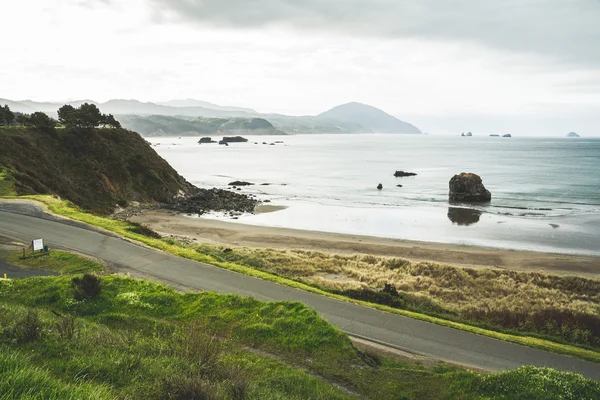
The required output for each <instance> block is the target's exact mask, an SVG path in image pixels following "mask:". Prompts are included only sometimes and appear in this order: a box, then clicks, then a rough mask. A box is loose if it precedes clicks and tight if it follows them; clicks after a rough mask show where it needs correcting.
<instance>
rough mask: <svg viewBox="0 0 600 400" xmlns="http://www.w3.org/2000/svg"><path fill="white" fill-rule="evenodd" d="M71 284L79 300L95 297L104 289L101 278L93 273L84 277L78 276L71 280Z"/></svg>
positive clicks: (76, 298)
mask: <svg viewBox="0 0 600 400" xmlns="http://www.w3.org/2000/svg"><path fill="white" fill-rule="evenodd" d="M71 285H72V286H73V289H74V292H75V293H74V297H75V300H77V301H81V300H85V299H93V298H94V297H96V296H98V295H99V294H100V291H101V289H102V287H101V285H100V278H99V277H98V276H96V275H93V274H85V275H83V276H82V277H79V276H76V277H74V278H73V279H72V280H71Z"/></svg>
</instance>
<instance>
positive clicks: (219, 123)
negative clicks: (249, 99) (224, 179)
mask: <svg viewBox="0 0 600 400" xmlns="http://www.w3.org/2000/svg"><path fill="white" fill-rule="evenodd" d="M118 118H119V121H120V122H121V124H122V125H123V126H124V127H125V128H127V129H131V130H133V131H136V132H138V133H140V134H141V135H144V136H196V135H216V134H223V135H233V134H244V135H285V134H286V133H285V132H283V131H280V130H278V129H276V128H275V127H274V126H273V125H272V124H271V123H270V122H269V121H267V120H266V119H263V118H240V117H233V118H210V117H198V118H194V119H188V118H184V117H179V118H177V117H170V116H165V115H151V116H139V115H120V116H119V117H118Z"/></svg>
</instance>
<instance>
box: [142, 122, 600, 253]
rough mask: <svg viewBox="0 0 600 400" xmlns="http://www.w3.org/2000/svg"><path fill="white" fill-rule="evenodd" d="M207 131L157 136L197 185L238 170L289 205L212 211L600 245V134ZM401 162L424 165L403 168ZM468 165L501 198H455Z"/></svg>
mask: <svg viewBox="0 0 600 400" xmlns="http://www.w3.org/2000/svg"><path fill="white" fill-rule="evenodd" d="M198 139H199V138H198V137H183V138H181V139H179V138H172V137H169V138H149V139H148V140H149V141H150V142H151V143H152V144H153V145H156V146H155V149H156V151H157V152H158V153H159V154H160V155H161V156H162V157H163V158H165V159H166V160H167V161H168V162H169V163H170V164H171V165H172V166H173V167H174V168H175V169H176V170H177V171H178V172H179V173H180V174H181V175H183V176H184V177H185V178H186V179H188V180H189V181H190V182H191V183H193V184H195V185H197V186H200V187H218V188H227V187H228V183H229V182H232V181H234V180H243V181H249V182H252V183H255V185H253V186H247V187H244V188H243V189H242V192H241V193H246V194H254V195H256V196H257V197H258V198H259V199H262V200H270V201H271V204H273V205H281V206H285V207H287V208H285V209H284V210H281V211H277V212H272V213H264V214H258V215H244V216H241V217H239V219H236V220H231V219H230V217H229V216H226V215H219V214H211V215H208V216H204V217H206V218H218V219H227V220H231V221H232V222H238V223H246V224H252V225H263V226H274V227H285V228H295V229H306V230H316V231H326V232H337V233H348V234H354V235H366V236H378V237H388V238H399V239H407V240H418V241H426V242H442V243H456V244H465V245H479V246H487V247H499V248H508V249H519V250H534V251H545V252H556V253H572V254H589V255H600V138H594V139H585V138H533V137H527V138H519V137H513V138H502V137H487V136H486V137H477V136H474V137H460V136H452V137H449V136H434V135H418V136H417V135H391V134H365V135H357V134H352V135H340V134H336V135H294V136H269V137H266V136H265V137H263V136H248V139H249V142H247V143H232V144H230V145H229V146H227V147H226V146H219V145H217V144H202V145H199V144H197V141H198ZM275 141H282V142H283V143H275ZM255 142H256V143H257V144H255ZM263 143H266V144H263ZM271 143H275V144H274V145H271ZM396 170H403V171H408V172H414V173H416V174H417V176H415V177H405V178H395V177H394V176H393V174H394V172H395V171H396ZM460 172H473V173H476V174H478V175H480V176H481V178H482V179H483V183H484V185H485V186H486V187H487V189H488V190H490V192H491V193H492V201H491V202H490V203H489V204H478V205H472V204H450V203H449V201H448V182H449V180H450V178H452V176H453V175H455V174H457V173H460ZM379 183H381V184H382V185H383V189H382V190H377V185H378V184H379ZM397 185H402V187H398V186H397Z"/></svg>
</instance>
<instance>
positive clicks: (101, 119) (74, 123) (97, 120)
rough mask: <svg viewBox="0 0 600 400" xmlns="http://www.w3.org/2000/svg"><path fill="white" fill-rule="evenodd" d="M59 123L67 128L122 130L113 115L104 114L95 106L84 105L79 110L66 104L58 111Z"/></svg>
mask: <svg viewBox="0 0 600 400" xmlns="http://www.w3.org/2000/svg"><path fill="white" fill-rule="evenodd" d="M58 122H60V124H61V125H63V126H64V127H66V128H87V129H91V128H97V127H99V126H100V125H102V126H103V127H107V126H110V127H112V128H120V127H121V124H120V123H119V121H117V120H116V119H115V117H113V116H112V114H108V115H106V114H102V113H101V112H100V110H99V109H98V107H96V105H95V104H89V103H83V104H82V105H81V106H79V107H78V108H75V107H73V106H72V105H69V104H66V105H64V106H62V107H61V108H59V109H58Z"/></svg>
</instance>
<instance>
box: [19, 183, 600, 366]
mask: <svg viewBox="0 0 600 400" xmlns="http://www.w3.org/2000/svg"><path fill="white" fill-rule="evenodd" d="M19 199H30V200H36V201H39V202H41V203H43V204H44V205H46V206H47V208H48V210H49V211H50V212H52V213H55V214H57V215H61V216H64V217H67V218H71V219H74V220H78V221H81V222H85V223H88V224H91V225H94V226H97V227H100V228H103V229H106V230H108V231H111V232H114V233H117V234H119V235H122V236H123V237H125V238H127V239H130V240H133V241H135V242H137V243H143V244H145V245H147V246H149V247H153V248H156V249H159V250H162V251H165V252H168V253H171V254H173V255H176V256H180V257H185V258H188V259H191V260H195V261H199V262H205V263H209V264H213V265H216V266H219V267H221V268H225V269H229V270H232V271H236V272H239V273H243V274H246V275H250V276H254V277H257V278H261V279H265V280H268V281H272V282H276V283H280V284H283V285H287V286H291V287H295V288H298V289H302V290H306V291H309V292H312V293H316V294H321V295H325V296H329V297H333V298H336V299H339V300H343V301H349V302H353V303H356V304H360V305H364V306H368V307H372V308H377V309H380V310H383V311H387V312H392V313H396V314H400V315H404V316H407V317H410V318H414V319H419V320H422V321H427V322H431V323H435V324H438V325H443V326H447V327H451V328H455V329H460V330H464V331H467V332H471V333H476V334H479V335H484V336H488V337H492V338H496V339H499V340H505V341H509V342H513V343H518V344H522V345H525V346H530V347H534V348H538V349H541V350H546V351H551V352H555V353H559V354H565V355H569V356H573V357H577V358H581V359H585V360H589V361H593V362H600V352H598V351H597V347H590V346H586V345H583V344H581V343H573V342H570V341H568V340H567V339H564V338H562V339H561V336H560V335H558V336H556V335H554V336H553V335H552V334H554V333H555V332H556V331H557V329H558V331H561V329H562V328H561V327H558V328H557V327H556V326H551V325H549V326H550V327H551V328H552V331H551V334H549V333H546V332H542V333H540V332H532V331H531V328H530V327H528V326H527V325H519V326H517V327H516V328H513V329H509V328H506V327H502V326H500V325H498V324H496V325H493V324H492V323H489V322H487V320H486V319H485V318H482V319H479V320H476V319H475V320H473V319H472V320H470V321H468V320H466V318H468V317H469V314H468V313H466V314H463V316H461V314H460V313H461V312H463V311H468V310H469V309H468V308H467V307H465V308H464V309H462V310H461V309H460V307H459V305H460V304H459V303H451V302H449V300H450V298H451V297H452V296H456V299H460V291H461V290H464V288H463V287H455V288H454V289H452V286H451V285H456V282H460V281H461V280H462V281H464V282H471V283H470V287H471V288H472V290H476V289H477V286H478V283H485V282H484V281H485V280H486V279H489V278H490V277H491V276H492V275H493V274H497V277H498V279H496V280H495V281H493V282H492V283H491V285H492V286H493V285H499V290H497V291H496V292H493V291H490V289H489V285H484V286H482V287H484V288H485V289H484V290H482V291H481V293H483V294H485V293H486V292H488V299H487V301H488V304H493V302H494V301H495V300H496V301H500V300H501V299H502V298H503V297H505V296H506V294H507V293H509V292H508V290H511V292H510V293H511V294H513V297H512V299H513V300H514V301H521V300H522V298H523V295H521V297H519V295H518V293H520V292H519V291H520V290H523V289H528V288H530V287H532V286H531V282H527V279H526V278H524V277H527V276H528V275H527V273H519V272H514V271H505V274H504V275H503V274H502V273H500V271H491V270H472V271H475V272H469V270H464V271H463V270H462V269H460V268H457V267H450V266H436V265H434V264H429V263H424V264H422V265H421V266H420V267H418V268H417V267H415V268H413V264H412V263H410V262H408V261H406V260H399V259H388V258H378V257H373V256H368V255H367V256H365V255H357V256H349V257H345V256H339V255H329V254H323V253H317V252H305V254H302V251H281V250H272V249H247V248H236V249H231V250H232V251H228V252H226V253H225V252H223V251H222V250H223V248H222V247H219V246H207V245H200V246H199V245H194V244H186V243H183V242H178V241H176V240H173V239H164V240H163V239H158V238H155V237H151V236H153V235H150V236H148V230H147V229H145V228H144V227H141V226H140V225H138V224H132V223H128V222H123V221H118V220H114V219H110V218H107V217H102V216H98V215H93V214H89V213H86V212H83V211H81V210H80V209H78V208H77V207H76V206H74V205H73V204H72V203H70V202H68V201H63V200H60V199H57V198H54V197H52V196H40V195H37V196H21V197H19ZM140 232H141V233H140ZM311 259H312V261H311ZM361 263H363V264H367V265H374V266H375V269H377V268H379V269H380V270H383V269H384V268H385V269H387V270H389V271H390V272H386V274H388V275H389V274H399V273H400V272H402V271H403V268H404V270H406V271H412V272H405V275H410V276H412V278H411V279H413V281H414V282H415V286H414V287H415V288H421V287H422V288H427V290H426V291H425V292H423V293H407V296H408V297H407V296H405V301H404V303H401V305H400V306H399V307H396V306H395V304H394V303H391V305H390V304H388V303H386V302H383V303H382V302H379V303H378V302H374V301H373V298H371V297H370V296H364V295H361V296H354V298H353V297H351V296H349V295H348V294H349V293H347V292H346V290H347V289H342V287H336V286H334V287H332V286H331V285H327V284H323V282H322V277H320V275H319V274H320V273H321V272H327V271H332V272H340V271H342V269H343V268H354V269H357V271H358V272H356V274H357V277H358V279H355V280H357V281H358V282H360V284H359V285H358V287H363V289H364V287H365V286H366V287H367V288H368V287H369V286H368V285H369V282H362V281H361V280H360V279H365V278H364V276H365V272H364V271H362V270H361V268H359V267H360V265H361ZM344 265H345V267H344ZM317 266H318V268H317ZM357 266H358V267H357ZM438 267H439V268H438ZM319 268H320V269H319ZM419 268H421V270H419ZM436 270H437V271H438V272H436ZM440 271H442V272H443V273H441V274H440V273H439V272H440ZM469 273H472V274H475V275H476V276H477V278H472V279H471V280H469V279H466V278H467V277H468V276H470V275H469ZM490 273H493V274H492V275H488V276H487V277H486V274H490ZM315 274H317V275H316V276H315ZM386 274H383V276H386V277H389V276H388V275H386ZM419 274H420V275H419ZM465 274H466V275H465ZM478 274H481V276H479V275H478ZM380 275H381V274H380ZM400 275H402V274H400ZM437 275H439V276H437ZM511 275H513V278H511V279H516V281H519V280H521V281H522V280H523V279H525V281H524V282H521V283H520V286H521V287H517V286H515V285H514V284H513V283H511V282H510V281H509V280H507V277H508V278H510V276H511ZM375 276H376V275H375ZM432 276H434V277H435V279H436V280H437V283H436V284H435V285H433V283H432V284H431V285H429V286H426V285H423V286H419V285H417V283H418V282H419V281H427V280H430V281H431V280H433V278H432ZM436 276H437V277H436ZM454 276H457V277H458V278H453V277H454ZM531 276H533V275H531ZM361 277H362V278H361ZM536 279H537V280H538V281H539V287H540V288H543V287H544V285H546V286H549V285H550V286H551V285H554V284H556V282H552V280H553V279H558V280H561V279H563V278H561V277H550V276H546V275H544V274H539V279H538V278H536ZM536 279H534V281H535V280H536ZM568 279H571V278H568ZM568 279H567V280H568ZM383 280H386V279H383ZM383 280H382V281H375V282H379V283H381V282H383ZM567 280H565V282H566V281H567ZM444 282H445V283H444ZM504 282H507V284H506V285H504ZM544 282H545V283H544ZM596 282H597V281H593V280H586V279H584V278H573V282H572V283H571V284H565V285H564V288H567V287H569V285H572V286H573V288H572V289H571V290H572V292H573V293H575V291H576V288H577V285H579V286H581V287H582V288H586V287H587V286H586V285H591V287H593V285H595V284H596ZM389 283H390V284H391V286H392V287H395V285H396V284H397V283H394V282H389ZM443 285H446V287H444V286H443ZM511 287H512V288H511ZM407 288H409V286H407ZM429 288H431V289H432V290H431V293H429ZM436 288H439V289H441V290H438V289H436ZM340 289H342V290H340ZM372 289H377V285H373V286H372ZM448 289H452V290H448ZM549 289H550V291H549V292H546V294H547V295H548V296H550V297H548V299H549V300H550V299H552V296H554V295H555V294H560V290H561V287H558V288H549ZM397 290H400V291H402V287H399V288H398V289H397ZM436 290H437V293H441V294H445V293H452V292H454V294H450V295H449V296H446V297H444V298H437V299H436V298H435V297H432V296H433V294H435V293H436ZM586 290H587V289H586ZM535 292H536V290H534V289H532V290H529V293H535ZM526 293H527V292H526ZM540 293H543V291H541V292H540ZM350 294H352V293H350ZM561 296H562V294H561ZM568 296H569V295H567V299H566V300H561V301H562V302H563V303H562V304H568V303H569V300H568ZM572 296H573V297H572V298H573V299H574V300H577V298H576V295H575V294H573V295H572ZM376 297H377V298H378V297H379V295H377V296H376ZM494 297H497V298H496V299H494ZM377 298H375V300H376V299H377ZM465 298H466V299H467V301H466V302H465V304H466V305H468V297H466V296H465ZM559 298H560V296H559ZM525 299H526V297H525ZM590 299H591V300H590ZM536 301H537V302H538V304H544V303H543V302H542V296H538V298H537V300H536ZM552 301H554V300H552ZM552 301H549V302H548V303H546V304H552ZM585 301H587V302H588V303H590V301H591V302H595V301H596V300H595V298H593V296H589V295H588V297H587V298H584V303H585ZM521 304H522V305H523V307H522V310H521V311H522V314H521V315H527V313H528V312H530V311H531V310H530V309H529V308H527V304H528V303H527V301H524V303H521ZM505 305H511V303H510V302H507V303H505ZM453 307H454V308H453ZM583 309H585V307H584V308H583ZM482 310H483V311H484V312H483V313H482V314H480V315H483V316H484V317H487V315H486V313H485V311H486V308H485V307H484V308H482ZM533 310H535V309H533ZM589 310H592V311H593V310H595V313H596V315H597V314H598V313H599V312H600V311H599V310H598V306H596V308H594V307H593V306H591V308H589ZM500 311H502V310H501V309H500ZM563 311H564V312H563ZM561 312H563V314H560V313H561ZM558 313H559V314H560V315H566V316H569V315H570V314H569V313H571V310H569V309H566V311H565V310H558ZM465 315H466V316H467V317H465ZM499 315H503V314H502V312H500V313H499ZM504 315H506V316H508V317H510V310H509V311H508V314H507V313H505V314H504ZM540 315H541V316H542V318H543V314H538V316H540ZM571 315H574V314H571ZM471 316H472V317H473V316H475V317H476V315H474V314H472V315H471ZM550 316H551V315H550ZM586 316H591V317H592V323H595V322H596V321H597V319H596V316H595V315H594V314H592V313H590V314H585V315H584V317H586ZM542 320H543V319H542ZM565 320H567V321H568V319H565ZM482 321H483V322H482ZM577 323H578V321H577V322H576V324H575V326H577ZM518 329H521V332H519V331H518ZM585 330H586V328H585V326H583V329H580V331H581V332H583V333H582V334H579V333H578V334H577V335H579V336H578V337H579V338H587V337H589V335H588V334H587V333H585ZM564 332H565V335H568V334H570V332H569V331H568V330H564ZM596 333H597V332H596Z"/></svg>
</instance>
